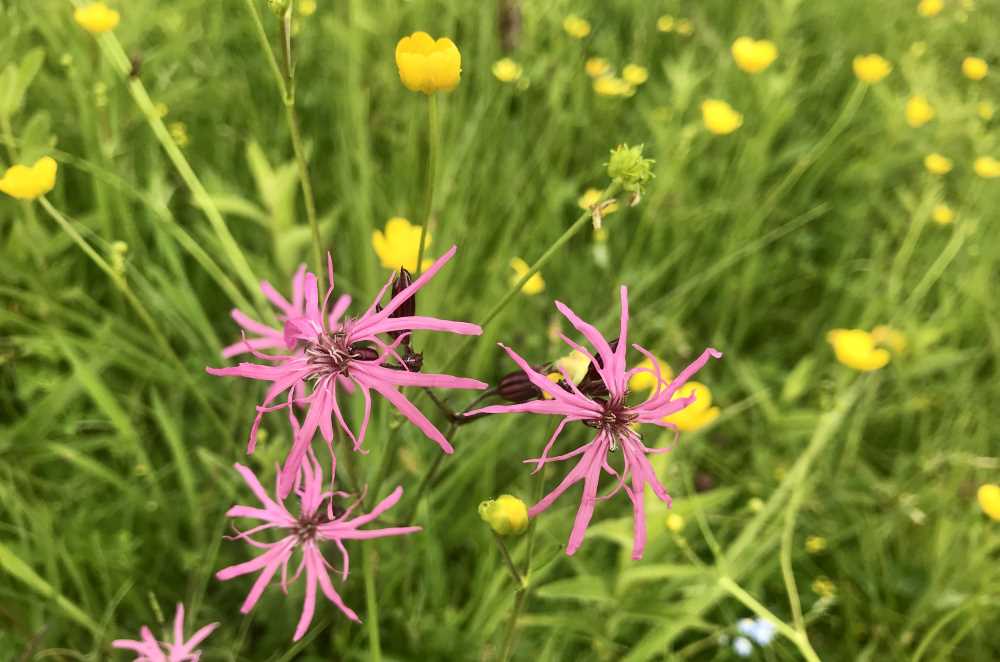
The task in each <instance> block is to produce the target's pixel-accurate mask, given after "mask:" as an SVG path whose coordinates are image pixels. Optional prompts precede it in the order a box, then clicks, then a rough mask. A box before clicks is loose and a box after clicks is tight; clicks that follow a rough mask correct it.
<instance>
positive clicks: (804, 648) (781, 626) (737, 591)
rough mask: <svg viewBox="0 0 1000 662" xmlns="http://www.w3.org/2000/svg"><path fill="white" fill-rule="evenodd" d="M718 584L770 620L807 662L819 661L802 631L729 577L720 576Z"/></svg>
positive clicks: (751, 609) (746, 605)
mask: <svg viewBox="0 0 1000 662" xmlns="http://www.w3.org/2000/svg"><path fill="white" fill-rule="evenodd" d="M719 586H721V587H722V588H723V589H724V590H725V591H726V592H728V593H729V594H730V595H731V596H733V597H734V598H736V599H737V600H739V601H740V602H742V603H743V605H744V606H745V607H746V608H747V609H749V610H750V611H752V612H753V613H755V614H757V615H758V616H760V617H761V618H763V619H765V620H767V621H770V622H771V624H772V625H774V627H775V628H776V629H777V630H778V632H780V633H781V635H782V636H783V637H785V638H786V639H788V640H789V641H791V642H792V643H793V644H795V647H796V648H798V649H799V652H800V653H802V657H804V658H805V659H806V660H807V661H808V662H820V659H819V655H817V654H816V651H815V650H813V647H812V645H811V644H810V643H809V638H808V637H806V636H805V634H804V631H798V630H795V629H793V628H792V627H791V626H789V625H788V624H787V623H785V622H784V621H783V620H781V619H780V618H778V617H777V616H775V615H774V614H773V613H772V612H771V611H770V610H768V608H767V607H765V606H764V605H762V604H761V603H760V602H758V601H757V599H756V598H754V597H753V596H752V595H750V594H749V593H747V592H746V591H745V590H743V588H742V587H740V585H739V584H737V583H736V582H734V581H733V580H732V579H730V578H729V577H720V578H719Z"/></svg>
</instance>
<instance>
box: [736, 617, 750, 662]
mask: <svg viewBox="0 0 1000 662" xmlns="http://www.w3.org/2000/svg"><path fill="white" fill-rule="evenodd" d="M748 620H749V619H748ZM733 652H735V653H736V654H737V655H739V656H740V657H750V653H752V652H753V644H751V643H750V640H749V639H747V638H746V637H736V638H735V639H733Z"/></svg>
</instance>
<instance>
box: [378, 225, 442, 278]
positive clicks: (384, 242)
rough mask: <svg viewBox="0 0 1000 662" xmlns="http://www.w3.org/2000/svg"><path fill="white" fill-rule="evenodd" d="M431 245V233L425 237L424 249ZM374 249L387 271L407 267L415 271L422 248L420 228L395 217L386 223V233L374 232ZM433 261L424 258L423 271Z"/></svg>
mask: <svg viewBox="0 0 1000 662" xmlns="http://www.w3.org/2000/svg"><path fill="white" fill-rule="evenodd" d="M430 245H431V233H430V232H428V233H427V235H426V236H425V237H424V249H425V250H426V249H427V247H428V246H430ZM372 247H373V248H374V249H375V254H376V255H378V259H379V261H380V262H381V263H382V266H383V267H385V268H386V269H399V268H400V267H405V268H407V269H409V270H410V271H413V270H414V268H415V267H416V264H417V253H418V251H419V247H420V226H419V225H413V224H411V223H410V222H409V221H408V220H406V219H405V218H401V217H399V216H393V217H392V218H390V219H389V220H388V221H386V223H385V232H382V231H381V230H375V231H374V232H372ZM432 262H433V260H429V259H427V258H424V262H423V267H422V269H421V270H423V269H426V268H428V267H429V266H430V265H431V264H432Z"/></svg>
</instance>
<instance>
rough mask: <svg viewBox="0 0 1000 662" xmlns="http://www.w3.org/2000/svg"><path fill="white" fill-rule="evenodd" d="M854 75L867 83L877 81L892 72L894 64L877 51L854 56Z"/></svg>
mask: <svg viewBox="0 0 1000 662" xmlns="http://www.w3.org/2000/svg"><path fill="white" fill-rule="evenodd" d="M853 66H854V75H855V76H857V77H858V79H860V80H861V81H862V82H865V83H869V84H871V83H877V82H879V81H880V80H882V79H883V78H885V77H886V76H888V75H889V74H891V73H892V64H891V63H890V62H889V61H888V60H886V59H885V58H884V57H882V56H881V55H879V54H877V53H870V54H868V55H859V56H857V57H855V58H854V63H853Z"/></svg>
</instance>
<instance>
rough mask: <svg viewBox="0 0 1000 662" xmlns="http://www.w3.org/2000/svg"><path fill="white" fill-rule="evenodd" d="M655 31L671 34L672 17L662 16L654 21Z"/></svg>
mask: <svg viewBox="0 0 1000 662" xmlns="http://www.w3.org/2000/svg"><path fill="white" fill-rule="evenodd" d="M656 29H657V30H659V31H660V32H672V31H673V29H674V17H673V16H670V15H669V14H664V15H663V16H661V17H660V18H658V19H656Z"/></svg>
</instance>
